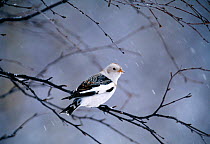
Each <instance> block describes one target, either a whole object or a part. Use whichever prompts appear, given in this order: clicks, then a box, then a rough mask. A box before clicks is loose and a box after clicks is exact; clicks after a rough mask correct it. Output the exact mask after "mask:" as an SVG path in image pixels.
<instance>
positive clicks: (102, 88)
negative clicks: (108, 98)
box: [80, 82, 116, 94]
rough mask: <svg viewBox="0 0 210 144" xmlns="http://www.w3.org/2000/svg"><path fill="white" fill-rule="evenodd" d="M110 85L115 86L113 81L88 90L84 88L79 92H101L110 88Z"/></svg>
mask: <svg viewBox="0 0 210 144" xmlns="http://www.w3.org/2000/svg"><path fill="white" fill-rule="evenodd" d="M112 87H116V86H115V84H114V83H113V82H111V83H110V84H108V85H100V86H98V87H94V88H92V89H90V90H86V91H82V92H80V93H87V92H92V91H95V92H97V93H98V94H102V93H105V92H106V91H107V90H109V89H110V88H112Z"/></svg>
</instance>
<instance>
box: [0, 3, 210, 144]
mask: <svg viewBox="0 0 210 144" xmlns="http://www.w3.org/2000/svg"><path fill="white" fill-rule="evenodd" d="M32 2H33V4H34V5H39V4H41V2H40V1H32ZM54 2H55V1H50V0H48V1H47V0H46V3H47V4H52V3H54ZM71 2H72V3H73V4H74V5H75V6H77V7H78V8H79V9H81V10H83V11H84V12H85V13H86V14H88V15H89V16H90V17H91V18H93V19H94V20H95V21H97V22H99V23H100V26H101V27H102V28H103V29H104V31H105V32H106V33H108V34H109V35H110V36H111V38H112V39H113V40H114V41H117V40H118V39H121V38H122V37H124V36H126V35H127V34H129V33H131V32H133V31H137V29H138V28H140V27H142V26H146V27H148V25H150V23H149V21H148V20H147V19H146V18H145V17H143V16H142V15H141V14H138V13H136V10H134V9H133V8H131V7H129V6H123V5H121V6H120V9H119V8H117V7H115V6H111V7H108V6H107V3H106V2H105V1H102V0H101V1H98V0H89V1H87V0H80V1H75V0H74V1H71ZM203 2H204V3H206V2H205V1H203ZM17 4H19V5H27V4H28V5H29V4H30V2H29V1H26V2H22V1H17ZM206 4H207V3H206ZM180 5H182V4H180ZM43 7H44V6H43V5H42V6H41V8H43ZM183 7H185V6H184V5H183ZM198 9H200V10H201V11H200V12H201V13H202V14H203V15H205V16H209V13H208V12H206V11H204V10H202V9H201V8H199V7H198ZM53 10H55V11H56V12H58V13H59V14H61V15H64V16H66V17H67V18H65V19H62V18H60V17H59V16H57V15H53V14H52V13H51V12H50V11H47V12H45V13H44V14H41V15H39V16H36V17H34V18H32V19H30V20H28V21H21V22H7V23H2V24H0V32H1V33H5V34H6V36H4V37H3V36H1V37H0V58H2V59H12V60H16V61H19V62H21V63H22V64H24V67H22V66H19V65H17V64H14V63H9V62H7V61H2V62H0V66H1V67H2V68H3V69H4V70H5V71H10V72H13V73H19V74H27V75H32V76H35V75H36V74H37V73H39V72H40V71H41V70H42V69H43V68H44V67H45V66H46V65H47V64H48V63H50V62H51V61H53V60H55V59H56V58H58V57H59V56H60V55H61V53H63V54H67V53H71V52H73V51H74V50H75V49H76V48H75V46H74V45H73V44H72V42H73V43H74V44H76V45H77V47H79V48H80V49H82V50H84V49H91V48H97V47H100V46H104V45H110V44H112V43H111V41H110V39H109V38H108V37H106V36H105V35H104V33H103V32H102V31H101V30H100V29H99V28H98V27H97V25H96V24H95V23H93V22H92V21H90V19H88V18H87V17H86V16H85V15H82V14H81V13H80V12H78V10H76V9H74V8H72V7H71V6H69V5H68V4H63V5H60V6H58V7H56V8H54V9H53ZM5 11H6V12H8V11H9V12H10V13H11V14H16V13H17V12H18V11H17V9H14V8H11V7H6V6H5V7H4V8H0V14H1V13H2V14H1V17H3V16H4V15H3V12H5ZM22 11H24V10H21V12H22ZM25 11H26V10H25ZM142 11H143V12H144V13H145V14H147V15H148V16H151V17H152V15H151V14H150V13H149V11H148V10H144V9H143V10H142ZM175 13H177V11H175ZM178 14H179V13H178ZM157 17H158V18H159V21H160V23H161V24H162V26H163V27H162V28H159V27H158V26H156V28H157V29H158V31H159V32H160V33H161V35H162V36H163V38H164V40H165V42H166V45H167V47H168V49H169V51H170V52H171V53H172V54H173V56H174V57H175V60H176V62H177V64H178V65H179V67H182V68H187V67H201V66H202V67H204V68H208V69H210V51H209V48H210V47H209V44H208V43H206V42H205V41H204V40H203V39H202V38H201V37H200V36H199V35H198V34H197V33H196V32H195V31H193V30H192V29H191V28H189V27H184V28H183V27H181V26H180V25H179V24H178V23H177V22H176V21H174V20H173V19H172V18H170V17H168V16H166V15H165V14H164V13H160V12H157ZM49 18H51V19H55V24H53V23H52V22H50V21H49V20H48V19H49ZM185 18H186V19H187V20H189V21H191V20H192V21H193V20H194V19H193V18H190V17H189V18H188V17H185ZM152 21H153V22H156V21H155V19H154V18H153V17H152ZM56 28H59V29H60V30H61V31H62V33H63V34H64V35H66V36H68V38H65V37H64V36H63V35H61V33H59V32H58V31H57V30H56ZM198 29H199V31H200V32H201V33H202V34H203V36H204V37H205V38H207V39H208V40H210V39H209V31H208V30H207V29H206V27H205V26H198ZM74 34H76V35H77V36H78V37H79V39H76V38H75V36H74ZM79 40H81V41H82V42H79ZM83 43H86V44H88V46H85V45H84V44H83ZM117 45H118V46H119V47H121V48H124V49H126V50H130V51H132V52H134V53H130V52H126V51H125V54H122V53H121V52H120V51H119V50H118V49H117V48H116V47H115V46H113V47H112V48H104V49H100V48H99V49H97V50H96V51H92V52H87V53H76V54H73V55H70V56H68V57H65V58H64V59H62V60H60V61H58V62H57V63H56V64H54V65H52V66H50V67H49V68H48V70H47V72H46V73H45V74H44V78H49V77H53V79H52V81H53V82H54V83H56V84H65V85H68V88H69V89H71V90H73V89H75V88H76V87H77V86H78V85H79V84H80V83H81V82H82V81H83V80H85V79H86V78H88V77H89V76H90V75H92V74H95V73H98V72H99V71H100V70H101V68H103V67H105V66H107V65H108V64H110V63H112V62H115V63H118V64H120V65H121V66H122V67H123V69H124V71H125V72H126V73H125V74H124V75H122V76H121V78H120V80H119V84H120V87H118V89H117V90H116V92H115V94H114V95H113V97H112V98H111V99H110V100H109V101H108V102H107V103H106V104H107V105H109V106H117V109H120V108H121V107H122V106H123V105H124V104H125V101H126V100H128V97H129V96H128V94H132V95H131V98H130V99H129V101H128V103H126V105H125V107H123V110H124V111H126V112H129V113H132V114H136V115H139V116H144V115H147V114H150V113H152V112H153V111H154V110H155V109H156V108H157V107H158V106H159V103H160V101H161V98H162V96H163V94H164V91H165V88H166V85H167V83H168V80H169V78H170V72H176V71H177V69H176V67H175V66H174V64H173V62H172V60H171V59H170V58H169V55H168V54H167V52H166V50H165V48H164V45H163V42H162V40H161V38H160V37H159V36H158V34H157V32H156V30H155V29H154V28H153V27H148V28H145V29H143V30H140V31H138V32H136V33H134V34H132V36H130V37H127V38H126V39H125V40H123V41H122V42H121V43H119V44H117ZM96 63H97V64H96ZM29 67H30V68H33V70H30V69H29ZM185 75H186V76H188V77H190V78H192V79H195V80H199V81H203V82H204V84H198V83H193V82H190V81H188V82H187V83H186V82H184V79H183V77H182V76H177V77H176V78H175V79H174V81H173V83H172V86H171V88H172V90H171V91H170V92H169V93H168V96H167V100H166V102H169V101H171V100H175V99H177V98H180V97H182V96H185V95H187V94H188V93H191V94H192V95H193V96H192V98H190V99H186V100H183V101H180V102H178V103H176V104H173V105H171V106H169V107H166V108H164V109H162V110H161V113H162V114H166V115H173V116H175V117H177V118H179V119H180V120H183V121H185V122H187V123H191V124H192V125H193V126H195V127H197V128H199V129H200V130H202V131H205V132H207V133H210V115H209V111H210V107H209V106H210V97H209V96H210V88H209V83H210V73H207V72H202V71H192V72H186V73H185ZM11 87H12V83H10V82H9V81H8V80H5V79H2V78H1V79H0V94H3V93H6V92H7V91H8V90H9V89H10V88H11ZM35 90H36V92H37V94H38V95H39V96H40V97H41V98H46V96H47V92H48V89H47V88H36V89H35ZM124 90H126V91H127V92H125V91H124ZM51 96H52V97H53V99H52V100H51V102H53V103H55V104H57V105H59V106H61V107H65V106H67V105H68V104H69V102H68V101H61V98H62V97H64V96H67V94H66V93H63V92H60V91H58V90H55V89H53V90H52V93H51ZM34 113H42V114H43V115H42V116H39V117H37V118H34V119H33V120H32V121H30V122H29V123H28V124H27V125H26V126H24V128H23V129H22V130H21V131H19V133H18V134H17V135H16V136H15V137H14V138H11V139H8V140H4V141H0V143H2V144H11V143H14V144H23V143H30V144H57V143H62V144H75V143H76V144H94V143H95V142H94V141H93V140H91V139H90V138H88V137H86V136H84V135H83V134H82V133H81V132H79V131H78V130H76V129H75V128H74V127H72V126H66V125H63V123H62V122H61V121H60V120H59V119H58V118H57V117H56V116H55V115H54V114H53V113H52V112H51V111H49V110H48V109H46V108H45V107H43V106H42V105H41V104H40V103H39V102H38V101H36V100H34V99H32V98H30V97H26V96H24V95H23V94H22V93H21V92H16V93H13V94H12V95H9V96H7V97H6V98H4V99H0V136H2V135H3V134H10V133H12V131H13V130H14V129H15V128H17V127H18V126H19V125H20V124H21V123H23V122H24V121H25V120H26V119H27V118H29V117H30V116H32V115H33V114H34ZM75 114H76V115H80V116H84V115H87V116H94V117H95V118H101V119H103V118H106V122H107V123H109V124H110V125H112V126H113V127H115V128H117V129H119V130H120V131H122V132H123V133H125V134H127V135H128V136H129V137H131V138H133V139H134V140H136V141H138V142H140V143H141V144H158V141H157V140H156V139H154V138H153V137H152V136H151V135H150V133H148V132H147V131H145V130H143V129H141V128H138V127H135V126H133V125H130V124H128V123H126V122H121V121H119V120H118V119H116V118H113V117H112V116H110V115H108V114H104V113H103V112H101V111H99V110H98V109H96V108H92V109H91V110H90V111H88V110H87V109H86V108H80V110H78V111H76V112H75ZM64 117H65V118H66V119H68V120H69V121H72V122H74V123H79V121H75V120H73V119H72V118H71V117H68V116H64ZM83 124H84V126H82V128H83V129H84V130H85V131H87V132H88V133H90V134H92V135H93V136H94V137H95V138H97V139H98V140H99V141H100V142H102V143H106V144H128V143H131V142H130V141H129V140H127V139H125V138H124V137H122V136H120V135H119V134H117V133H115V132H114V131H112V130H110V129H109V128H107V127H105V126H103V125H101V124H99V123H97V122H93V121H90V120H84V121H83ZM148 125H149V126H151V128H153V129H154V130H155V131H157V132H158V133H159V134H160V135H162V136H164V137H165V141H164V142H165V143H169V144H178V143H179V144H192V143H194V144H202V143H203V141H202V140H201V138H200V137H199V136H198V135H196V134H194V133H191V132H190V130H189V129H186V128H185V127H184V126H181V125H180V124H177V123H175V122H174V121H172V120H165V119H161V118H152V119H151V120H150V121H149V122H148ZM206 141H207V143H210V139H209V138H206Z"/></svg>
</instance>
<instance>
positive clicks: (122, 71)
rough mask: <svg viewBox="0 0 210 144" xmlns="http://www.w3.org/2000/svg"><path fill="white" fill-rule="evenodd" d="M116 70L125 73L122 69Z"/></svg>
mask: <svg viewBox="0 0 210 144" xmlns="http://www.w3.org/2000/svg"><path fill="white" fill-rule="evenodd" d="M117 72H121V73H125V71H124V70H122V69H120V70H118V71H117Z"/></svg>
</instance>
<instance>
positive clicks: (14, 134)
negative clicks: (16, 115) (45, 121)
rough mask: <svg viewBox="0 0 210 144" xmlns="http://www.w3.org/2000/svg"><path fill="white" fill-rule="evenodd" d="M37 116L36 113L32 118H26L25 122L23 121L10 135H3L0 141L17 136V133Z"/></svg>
mask: <svg viewBox="0 0 210 144" xmlns="http://www.w3.org/2000/svg"><path fill="white" fill-rule="evenodd" d="M37 116H39V115H38V114H37V113H35V114H34V115H33V116H31V117H30V118H28V119H27V120H26V121H24V122H23V123H22V124H21V125H20V126H19V127H18V128H17V129H15V130H14V132H13V133H12V134H9V135H7V134H5V135H3V136H1V137H0V141H2V140H5V139H8V138H12V137H15V136H16V135H17V133H18V132H19V131H20V130H21V129H22V128H23V127H24V126H25V125H26V124H27V123H28V122H29V121H31V120H32V119H34V118H35V117H37Z"/></svg>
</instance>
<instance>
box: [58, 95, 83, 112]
mask: <svg viewBox="0 0 210 144" xmlns="http://www.w3.org/2000/svg"><path fill="white" fill-rule="evenodd" d="M81 101H82V99H81V98H76V99H74V101H73V103H72V104H70V105H69V106H68V107H66V108H65V109H63V110H62V111H61V112H60V113H66V114H67V115H71V114H72V113H73V112H74V111H75V110H76V109H77V108H78V107H79V106H80V105H81Z"/></svg>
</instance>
